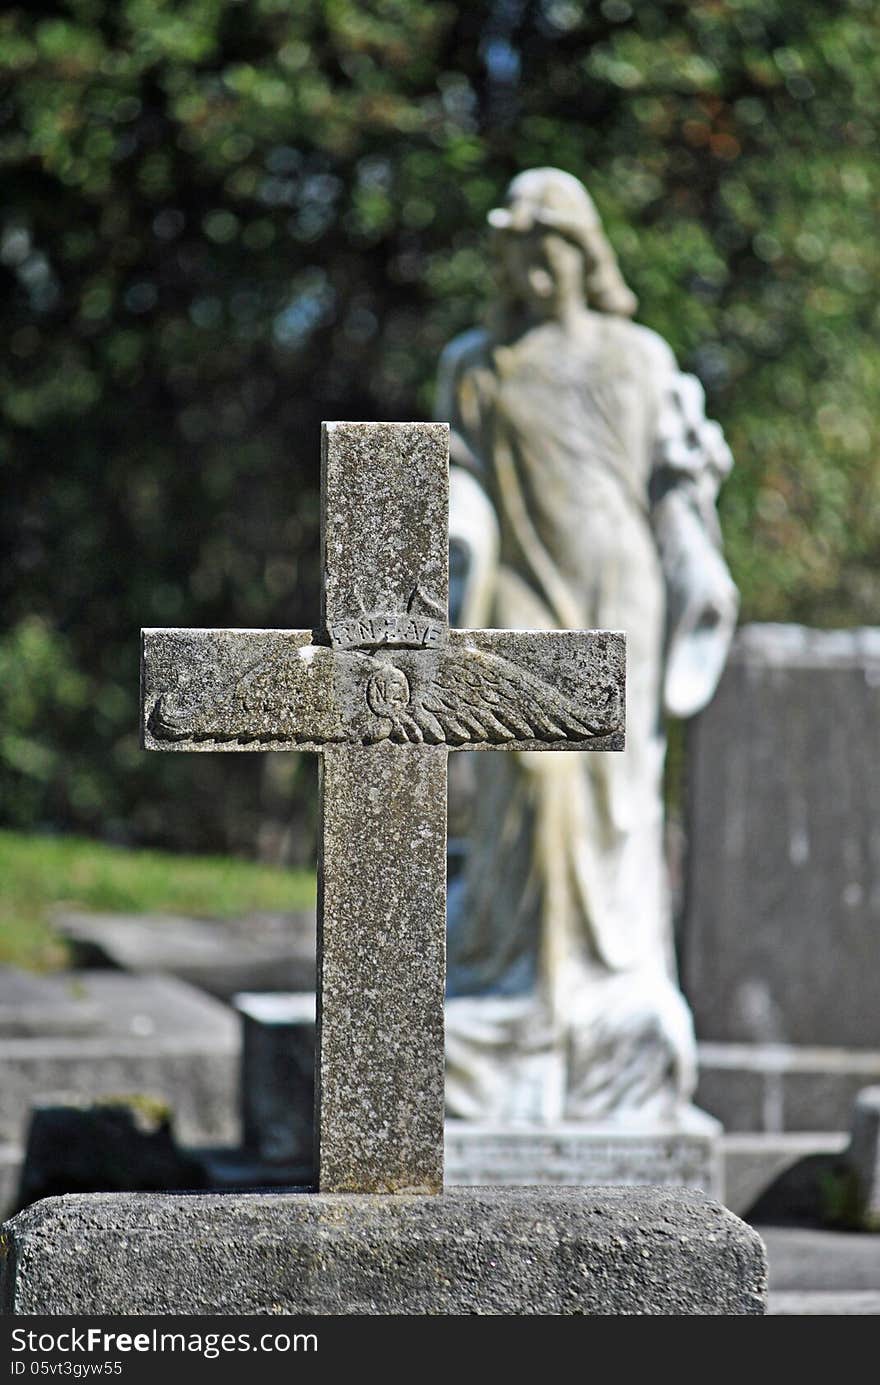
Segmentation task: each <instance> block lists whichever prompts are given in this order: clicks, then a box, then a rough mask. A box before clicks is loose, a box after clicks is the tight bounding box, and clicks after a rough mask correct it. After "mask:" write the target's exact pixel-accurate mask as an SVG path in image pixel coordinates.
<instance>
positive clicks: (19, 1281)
mask: <svg viewBox="0 0 880 1385" xmlns="http://www.w3.org/2000/svg"><path fill="white" fill-rule="evenodd" d="M0 1246H2V1257H3V1258H2V1279H0V1285H2V1291H0V1309H2V1310H3V1311H5V1312H6V1313H8V1314H40V1315H107V1314H110V1315H120V1314H130V1315H145V1314H203V1315H213V1316H226V1315H233V1314H236V1315H250V1314H270V1313H271V1314H279V1313H280V1314H286V1315H309V1316H311V1315H349V1314H368V1315H399V1314H406V1315H410V1314H415V1315H466V1314H511V1315H517V1316H521V1315H524V1314H553V1315H556V1314H587V1315H616V1314H622V1315H635V1314H639V1315H643V1314H652V1315H675V1316H678V1315H681V1314H717V1315H728V1314H753V1315H760V1314H762V1313H764V1312H765V1306H766V1283H767V1278H766V1256H765V1252H764V1246H763V1243H762V1241H761V1239H760V1237H759V1236H758V1235H757V1233H756V1232H754V1231H753V1230H752V1229H751V1228H750V1227H748V1226H746V1225H745V1223H744V1222H741V1221H740V1220H739V1219H738V1218H737V1217H735V1216H734V1215H733V1213H732V1212H728V1211H727V1210H726V1209H725V1208H724V1207H721V1206H719V1204H718V1203H716V1202H713V1201H712V1200H710V1199H709V1198H707V1197H705V1196H704V1195H703V1194H701V1193H694V1192H689V1191H684V1190H679V1189H665V1188H460V1189H451V1190H448V1191H447V1192H446V1193H442V1194H439V1195H437V1196H433V1197H432V1196H415V1195H411V1194H396V1195H385V1196H376V1195H374V1194H366V1193H361V1194H343V1193H308V1192H294V1193H241V1194H239V1193H227V1194H202V1195H189V1196H188V1195H186V1194H178V1193H165V1194H142V1193H141V1194H129V1193H80V1194H73V1195H70V1196H67V1197H57V1198H47V1199H46V1200H45V1201H43V1202H38V1203H35V1204H34V1205H33V1206H31V1207H29V1208H27V1209H26V1210H25V1211H24V1212H21V1213H20V1214H19V1215H18V1216H17V1217H15V1218H14V1219H13V1220H11V1221H9V1222H7V1223H6V1225H5V1226H4V1228H3V1232H2V1237H0Z"/></svg>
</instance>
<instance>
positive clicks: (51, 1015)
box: [0, 967, 101, 1039]
mask: <svg viewBox="0 0 880 1385" xmlns="http://www.w3.org/2000/svg"><path fill="white" fill-rule="evenodd" d="M100 1024H101V1015H100V1010H99V1008H98V1007H97V1006H96V1005H95V1004H94V1003H93V1002H91V1001H89V1000H88V999H87V998H86V996H85V995H84V994H83V991H82V987H81V986H78V984H77V980H76V977H72V976H70V975H51V974H50V975H48V976H41V975H35V974H32V973H30V972H26V971H19V970H18V968H17V967H0V1039H4V1038H11V1039H20V1038H29V1037H34V1036H43V1035H50V1034H52V1035H58V1036H64V1035H75V1034H94V1033H95V1032H96V1031H97V1030H98V1029H99V1028H100Z"/></svg>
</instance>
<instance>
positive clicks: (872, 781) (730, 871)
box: [683, 625, 880, 1128]
mask: <svg viewBox="0 0 880 1385" xmlns="http://www.w3.org/2000/svg"><path fill="white" fill-rule="evenodd" d="M878 761H880V630H875V629H863V630H842V631H817V630H808V629H805V628H803V627H801V626H791V625H752V626H746V627H745V628H744V629H743V630H742V631H740V633H739V635H738V637H737V640H736V643H735V646H734V650H733V654H732V656H731V659H730V662H729V663H728V666H727V670H726V672H725V674H724V676H723V678H722V681H721V685H720V688H719V691H718V693H717V695H716V697H715V700H714V701H713V702H712V703H711V704H710V706H709V707H708V708H707V710H706V711H705V712H704V713H703V714H702V715H701V716H700V717H699V718H698V719H697V721H696V723H695V724H694V727H693V730H692V734H691V737H690V743H689V764H690V771H689V773H690V793H689V814H688V817H689V829H688V830H689V863H690V864H689V886H688V904H687V911H686V919H685V925H684V938H683V980H684V988H685V991H686V993H687V997H688V1000H689V1001H690V1004H691V1006H692V1008H693V1011H694V1016H695V1020H696V1026H697V1034H698V1037H700V1038H701V1039H707V1040H726V1041H740V1042H741V1041H752V1042H764V1043H790V1044H809V1045H828V1046H838V1047H848V1046H852V1047H853V1048H874V1049H880V1005H878V1003H877V997H878V995H880V948H878V946H877V939H878V924H880V833H878V831H877V823H878V821H880V777H878V775H877V764H878ZM814 1128H815V1127H814Z"/></svg>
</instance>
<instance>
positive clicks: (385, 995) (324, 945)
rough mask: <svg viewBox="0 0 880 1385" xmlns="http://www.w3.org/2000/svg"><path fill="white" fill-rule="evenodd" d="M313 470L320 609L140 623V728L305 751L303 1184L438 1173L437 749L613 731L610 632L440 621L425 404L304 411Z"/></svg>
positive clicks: (205, 743)
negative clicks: (311, 889) (278, 618)
mask: <svg viewBox="0 0 880 1385" xmlns="http://www.w3.org/2000/svg"><path fill="white" fill-rule="evenodd" d="M322 490H323V501H322V552H323V568H324V587H323V592H324V599H323V611H322V628H321V629H320V630H319V631H311V630H298V631H297V630H287V631H284V630H281V631H278V630H274V631H265V630H263V631H256V630H146V631H144V632H143V637H142V638H143V658H142V693H143V723H142V725H143V743H144V745H145V747H146V748H148V749H152V750H175V751H186V750H207V751H212V750H228V751H240V750H249V749H250V750H252V749H275V750H313V751H322V752H323V755H322V776H321V797H322V827H321V855H320V858H319V898H318V1012H317V1013H318V1024H317V1071H316V1115H317V1141H316V1144H317V1160H318V1169H317V1177H318V1184H319V1187H320V1188H321V1189H322V1190H324V1191H329V1192H335V1191H349V1192H377V1191H381V1192H400V1191H420V1192H426V1193H427V1192H438V1191H439V1190H440V1189H441V1188H442V1185H443V1108H444V1046H443V995H444V980H445V926H446V910H445V866H446V861H445V852H446V754H447V751H448V750H449V749H463V750H470V749H478V750H620V749H622V748H623V725H624V637H623V636H622V635H620V634H615V633H612V632H606V631H598V632H597V631H592V632H589V631H587V632H584V631H551V632H540V631H538V632H531V631H473V630H463V631H462V630H459V631H450V630H449V628H448V615H447V606H448V572H447V564H448V552H447V544H448V538H447V506H448V428H447V426H446V425H445V424H415V423H413V424H408V423H398V424H362V423H334V424H325V426H324V432H323V446H322Z"/></svg>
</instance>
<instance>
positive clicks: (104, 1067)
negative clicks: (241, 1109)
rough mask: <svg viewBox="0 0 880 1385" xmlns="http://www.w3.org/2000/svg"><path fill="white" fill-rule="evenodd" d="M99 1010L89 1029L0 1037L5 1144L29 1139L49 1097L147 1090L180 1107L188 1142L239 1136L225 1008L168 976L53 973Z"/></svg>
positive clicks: (234, 1039)
mask: <svg viewBox="0 0 880 1385" xmlns="http://www.w3.org/2000/svg"><path fill="white" fill-rule="evenodd" d="M52 979H53V980H54V981H56V982H57V983H58V985H59V987H60V988H61V993H62V994H64V993H65V987H66V988H68V989H69V991H70V993H72V994H73V995H75V996H76V997H78V998H81V1000H82V1003H83V1005H84V1007H86V1008H87V1009H88V1011H89V1012H90V1013H91V1014H92V1015H93V1016H94V1018H95V1024H94V1028H93V1029H92V1030H90V1031H88V1032H82V1031H81V1032H79V1033H71V1032H59V1031H58V1030H57V1029H54V1030H53V1029H52V1028H51V1027H50V1026H48V1027H47V1029H46V1031H45V1032H43V1033H29V1034H22V1033H18V1034H17V1035H10V1034H9V1033H8V1032H7V1033H5V1034H0V1140H3V1141H9V1142H12V1143H20V1142H21V1141H22V1140H23V1139H24V1135H25V1130H26V1127H27V1123H28V1119H29V1114H30V1110H31V1108H32V1106H33V1105H34V1104H35V1103H36V1102H38V1101H39V1099H40V1097H41V1096H42V1095H44V1094H47V1093H56V1092H65V1093H71V1094H74V1095H75V1096H77V1097H79V1098H92V1099H94V1098H101V1097H108V1096H120V1095H144V1096H151V1097H157V1098H159V1099H160V1100H164V1101H166V1102H167V1103H168V1104H169V1105H170V1106H171V1107H172V1108H173V1109H174V1111H175V1116H176V1123H177V1129H178V1132H179V1134H180V1137H181V1139H183V1140H185V1141H188V1142H192V1143H199V1142H213V1141H216V1142H219V1141H226V1140H234V1139H236V1138H237V1135H238V1114H237V1089H238V1068H239V1053H240V1038H239V1030H238V1025H237V1023H236V1019H235V1016H234V1015H233V1014H232V1012H231V1011H230V1010H228V1009H227V1008H226V1007H225V1006H224V1005H221V1004H220V1003H219V1002H218V1001H216V1000H214V999H213V998H212V997H210V996H207V995H204V994H203V993H202V992H200V991H197V990H196V989H195V988H194V987H192V986H189V985H187V984H186V983H185V982H183V981H179V980H178V979H177V978H176V977H169V976H146V975H145V976H129V975H126V974H124V973H122V972H115V971H82V972H73V973H70V972H68V973H64V974H62V975H60V976H57V977H54V978H52Z"/></svg>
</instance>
